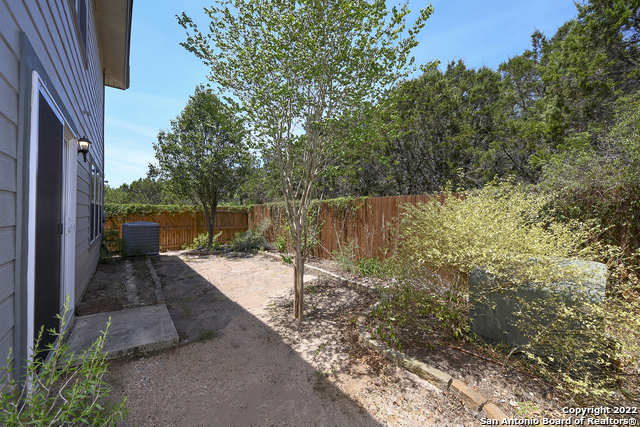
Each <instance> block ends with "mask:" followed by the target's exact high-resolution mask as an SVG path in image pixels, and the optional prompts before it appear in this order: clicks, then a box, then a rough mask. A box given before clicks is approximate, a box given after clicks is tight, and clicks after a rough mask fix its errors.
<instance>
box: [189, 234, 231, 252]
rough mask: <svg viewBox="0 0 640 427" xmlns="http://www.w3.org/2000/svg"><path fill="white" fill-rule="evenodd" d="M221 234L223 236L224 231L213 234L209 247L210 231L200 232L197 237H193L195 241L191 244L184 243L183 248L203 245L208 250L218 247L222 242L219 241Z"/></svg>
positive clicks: (195, 247)
mask: <svg viewBox="0 0 640 427" xmlns="http://www.w3.org/2000/svg"><path fill="white" fill-rule="evenodd" d="M220 236H222V231H221V232H219V233H218V234H216V235H215V236H213V240H212V244H211V246H210V247H209V246H208V245H209V233H200V234H198V236H197V237H196V238H195V239H193V243H191V244H190V245H184V246H183V247H182V249H198V248H199V247H203V248H206V249H208V250H213V249H217V248H219V247H220V242H218V239H219V238H220Z"/></svg>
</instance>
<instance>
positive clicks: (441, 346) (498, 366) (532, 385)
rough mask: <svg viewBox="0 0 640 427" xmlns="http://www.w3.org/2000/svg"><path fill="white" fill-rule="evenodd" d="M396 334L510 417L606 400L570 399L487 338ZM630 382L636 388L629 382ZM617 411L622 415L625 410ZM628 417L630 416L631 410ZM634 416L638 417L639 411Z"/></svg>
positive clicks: (371, 324)
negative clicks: (471, 339) (454, 339)
mask: <svg viewBox="0 0 640 427" xmlns="http://www.w3.org/2000/svg"><path fill="white" fill-rule="evenodd" d="M309 264H311V265H315V266H318V267H320V268H323V269H325V270H328V271H330V272H332V273H334V274H337V275H340V276H343V277H347V278H349V279H352V280H355V281H358V282H361V283H367V284H372V285H375V286H393V284H394V281H393V280H389V279H380V278H372V277H364V276H360V275H358V274H356V273H353V272H344V271H343V270H342V269H341V268H340V267H339V266H338V265H337V264H336V263H335V262H334V261H331V260H326V259H320V258H312V259H311V260H310V262H309ZM378 324H379V322H378V321H377V320H376V319H373V318H372V317H369V319H368V322H367V326H368V330H369V332H371V331H372V330H373V329H374V328H375V327H376V326H377V325H378ZM396 334H397V336H398V337H399V338H400V339H401V340H402V342H403V346H402V352H403V353H405V354H406V355H408V356H411V357H414V358H415V359H418V360H420V361H422V362H424V363H426V364H428V365H430V366H433V367H435V368H437V369H440V370H441V371H444V372H446V373H448V374H450V375H451V376H452V377H454V378H457V379H459V380H460V381H462V382H464V383H465V384H466V385H468V386H469V387H471V388H473V389H474V390H476V391H478V392H479V393H480V394H481V395H483V396H484V397H486V398H488V399H489V401H491V402H492V403H494V404H495V405H496V406H498V407H499V408H500V409H501V410H502V411H503V412H504V413H505V414H506V415H507V416H509V417H514V418H535V419H538V420H542V418H548V419H566V418H567V417H568V416H569V415H567V414H565V413H563V408H564V407H584V406H587V407H588V406H599V405H601V403H598V402H596V401H593V402H590V403H586V402H584V401H583V402H580V403H578V402H576V401H573V400H570V399H567V396H566V394H563V393H561V392H560V391H559V390H557V389H555V387H554V386H552V385H551V384H549V383H547V382H545V381H543V380H541V379H540V378H538V377H535V376H534V375H531V374H529V373H528V372H527V370H528V368H527V367H526V365H525V364H524V363H523V360H521V355H519V354H518V353H516V354H515V355H512V356H511V358H510V359H509V360H508V363H507V364H506V366H505V364H504V363H503V362H505V361H507V360H506V357H505V355H504V354H502V353H499V352H497V351H495V350H494V349H493V348H492V347H491V346H489V345H487V344H484V343H482V342H477V343H468V342H464V341H457V342H451V343H446V342H442V341H440V340H438V339H435V338H434V337H429V336H423V337H416V334H415V333H414V331H411V330H408V329H406V328H397V329H396ZM634 381H635V382H637V381H638V375H637V374H635V373H631V374H630V375H629V376H628V377H627V379H626V380H625V383H631V382H634ZM626 387H627V388H628V389H633V387H631V386H629V385H627V386H626ZM620 389H621V390H622V389H625V384H621V387H620ZM614 401H615V403H610V404H609V405H610V407H612V406H619V407H632V408H633V407H635V408H637V407H639V406H640V396H636V398H633V397H632V396H624V395H623V394H621V393H618V392H616V395H615V396H614ZM605 406H606V405H605ZM617 417H618V418H619V416H617ZM625 417H626V418H629V416H625ZM632 417H635V418H634V419H638V415H637V414H636V415H633V416H632ZM574 418H575V416H574ZM614 418H616V416H614Z"/></svg>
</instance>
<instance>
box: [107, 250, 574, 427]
mask: <svg viewBox="0 0 640 427" xmlns="http://www.w3.org/2000/svg"><path fill="white" fill-rule="evenodd" d="M314 261H315V263H317V264H319V265H320V266H322V267H323V268H325V269H326V268H329V269H334V270H335V266H331V265H328V264H327V263H326V262H324V261H319V260H314ZM312 263H313V262H312ZM153 264H154V266H155V269H156V270H157V272H158V275H159V276H160V279H161V282H162V287H163V292H164V294H165V299H166V304H167V307H168V308H169V311H170V314H171V316H172V319H173V320H174V324H175V325H176V328H177V329H178V332H179V336H180V345H179V346H178V347H177V348H176V349H175V350H172V351H169V352H165V353H160V354H154V355H150V356H147V357H144V358H139V359H134V360H121V361H118V362H114V363H113V364H112V367H111V372H110V373H109V375H108V378H107V380H108V382H109V383H110V384H111V385H112V386H113V389H114V398H116V399H118V398H122V397H125V396H126V397H127V407H128V408H129V411H130V413H129V417H128V418H127V420H126V421H125V422H124V423H123V424H122V425H123V426H134V425H135V426H173V425H175V426H183V425H189V426H192V425H193V426H325V425H326V426H336V425H337V426H475V425H481V423H480V418H481V417H482V416H483V414H482V413H475V412H473V411H471V410H469V409H467V408H466V407H465V406H464V405H463V404H462V403H461V401H460V400H458V399H457V398H456V396H454V395H453V394H450V393H449V394H448V393H444V392H442V391H440V390H439V389H437V388H435V387H433V386H432V385H431V384H429V383H427V382H426V381H424V380H422V379H421V378H419V377H417V376H415V375H413V374H411V373H409V372H407V371H405V370H403V369H400V368H397V367H395V365H393V364H391V363H390V362H388V361H386V359H384V358H382V357H381V356H380V355H378V354H377V353H375V352H373V351H370V350H369V349H367V348H366V347H364V346H363V345H362V344H361V343H360V342H359V341H358V336H357V332H356V330H355V321H354V319H355V315H356V314H357V313H359V312H361V311H363V310H364V309H366V308H367V307H369V306H370V305H371V304H373V303H374V302H375V296H374V295H372V294H371V293H369V292H367V291H362V290H357V289H354V288H352V287H349V286H348V285H343V284H340V283H339V282H338V281H337V280H328V279H316V280H312V281H310V282H309V283H307V285H306V292H305V304H306V309H305V316H306V317H305V321H304V322H302V323H300V322H297V321H295V320H294V319H292V317H291V314H292V290H291V287H292V279H293V270H292V268H291V267H289V266H287V265H284V264H282V263H279V262H274V261H272V260H271V259H268V258H266V257H263V256H261V255H243V254H228V255H227V256H216V255H208V254H201V255H198V254H189V253H186V252H173V253H169V254H165V255H161V256H160V257H157V258H155V259H154V260H153ZM127 268H128V267H127V266H126V264H125V265H124V269H125V273H124V276H127V274H128V273H126V271H128V270H127ZM141 271H142V270H141ZM111 275H112V277H115V278H119V277H120V276H119V275H118V273H116V272H115V271H112V272H111ZM97 277H100V275H97ZM360 279H361V280H366V281H369V282H371V283H373V284H376V279H362V278H360ZM141 281H142V282H144V280H141ZM116 282H117V281H116ZM103 291H104V290H103ZM104 292H106V293H109V292H112V293H113V292H114V291H104ZM144 293H145V292H144V291H143V290H141V294H144ZM105 301H107V300H105ZM139 301H144V298H139ZM414 356H416V357H418V358H421V359H422V360H424V361H425V362H427V363H429V364H431V365H433V366H435V367H438V368H440V369H442V370H444V371H445V372H448V373H449V374H451V375H452V376H454V377H455V378H458V379H461V380H462V381H464V382H465V383H466V384H467V385H469V386H470V387H472V388H475V389H476V390H478V391H479V392H481V393H482V394H483V395H484V396H486V397H488V398H490V400H491V401H492V402H493V403H495V404H496V405H498V406H499V407H500V408H501V409H502V410H503V411H504V412H505V413H506V414H507V415H508V416H510V417H516V418H523V417H525V416H531V417H535V418H541V417H543V416H544V417H554V418H556V417H557V418H563V417H564V416H563V415H562V414H561V412H560V408H561V407H562V405H563V404H562V403H561V402H560V401H559V400H557V397H555V395H554V393H553V390H549V389H548V388H545V387H544V386H541V385H540V384H539V383H537V382H535V381H533V380H532V379H531V378H529V377H527V376H525V375H522V374H519V373H517V372H515V371H512V370H505V369H502V368H501V367H500V366H499V365H496V364H495V363H492V362H490V361H487V360H483V359H481V358H478V357H474V356H472V355H469V354H467V353H464V352H461V351H458V350H456V349H452V348H444V349H439V350H436V351H431V352H428V353H417V354H414Z"/></svg>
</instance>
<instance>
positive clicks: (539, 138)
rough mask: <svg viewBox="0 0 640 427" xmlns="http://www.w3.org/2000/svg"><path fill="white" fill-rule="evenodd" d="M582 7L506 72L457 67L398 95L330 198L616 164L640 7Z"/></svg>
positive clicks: (346, 162)
mask: <svg viewBox="0 0 640 427" xmlns="http://www.w3.org/2000/svg"><path fill="white" fill-rule="evenodd" d="M577 8H578V13H577V16H576V18H575V19H573V20H571V21H568V22H566V23H565V24H564V25H563V26H562V27H560V28H559V29H558V30H557V32H556V34H554V35H553V36H552V37H546V36H545V35H543V34H542V33H541V32H539V31H535V32H534V33H533V34H532V36H531V39H532V46H531V48H530V49H529V50H527V51H525V52H523V53H522V54H521V55H518V56H515V57H512V58H509V59H508V60H506V61H505V62H503V63H502V64H501V65H500V67H499V69H498V70H492V69H490V68H486V67H483V68H480V69H473V68H469V67H467V66H466V65H465V64H464V62H463V61H458V62H452V63H450V64H448V65H447V67H446V69H445V70H444V71H441V70H438V69H434V68H432V69H428V70H426V71H425V72H424V74H422V75H421V76H419V77H417V78H415V79H413V80H410V81H408V82H405V83H404V84H402V85H400V86H399V87H397V88H395V89H394V90H393V91H392V92H391V93H390V94H389V96H388V100H387V102H386V104H385V105H384V108H382V112H381V113H380V114H379V115H378V117H377V121H376V122H375V123H374V125H375V126H376V127H377V129H378V130H379V132H378V133H377V134H378V138H377V139H376V140H373V141H369V142H368V143H367V144H364V147H363V148H364V150H363V152H364V153H367V154H366V155H360V156H354V157H351V158H345V159H343V161H342V162H340V163H339V165H338V166H337V167H338V169H340V170H342V171H343V172H344V173H343V174H342V175H339V176H338V175H334V176H333V177H332V178H327V179H326V180H325V182H324V184H325V185H324V187H323V188H324V190H325V196H329V197H331V196H344V195H351V196H363V195H380V196H381V195H400V194H421V193H428V192H437V191H440V190H441V189H442V187H443V185H445V184H446V183H448V182H449V183H451V184H452V185H453V186H459V185H461V186H464V187H467V188H468V187H480V186H482V185H483V184H485V183H486V182H488V181H489V180H491V179H493V178H494V177H496V176H498V177H503V176H507V175H509V176H515V177H516V178H517V180H519V181H521V182H525V183H539V182H540V181H541V180H542V179H543V170H544V169H545V167H549V165H558V162H557V158H558V156H560V158H562V156H566V154H567V153H570V152H573V151H575V150H578V151H584V152H591V153H592V154H593V155H595V156H596V157H602V156H605V157H606V156H607V155H608V154H610V152H609V153H608V154H607V153H605V147H604V146H605V145H607V144H604V140H605V139H606V136H607V135H608V134H609V133H610V132H611V130H612V129H613V128H614V127H615V126H616V125H617V124H618V123H619V120H620V118H621V117H622V116H621V110H620V108H621V107H620V103H621V100H625V99H627V100H628V99H629V97H630V96H632V95H633V94H635V93H636V92H637V91H638V86H639V84H640V82H639V80H638V72H639V67H638V66H639V65H640V51H639V41H640V12H639V11H640V1H637V0H635V1H629V0H627V1H605V0H592V1H590V2H588V3H584V4H578V5H577ZM629 103H631V104H632V105H631V107H630V106H629ZM637 107H638V103H637V102H634V101H633V100H631V101H627V102H626V106H625V107H624V108H627V109H628V108H637ZM372 150H373V151H374V152H377V153H378V154H379V155H378V156H371V152H372ZM609 151H611V150H609ZM554 159H555V160H554ZM559 166H560V167H562V164H561V163H560V165H559Z"/></svg>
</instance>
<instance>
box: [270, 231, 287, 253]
mask: <svg viewBox="0 0 640 427" xmlns="http://www.w3.org/2000/svg"><path fill="white" fill-rule="evenodd" d="M274 245H275V247H276V249H277V250H278V252H280V253H283V254H284V253H287V249H288V246H289V245H288V243H287V238H286V237H285V236H284V235H282V234H279V235H278V237H276V241H275V243H274Z"/></svg>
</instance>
